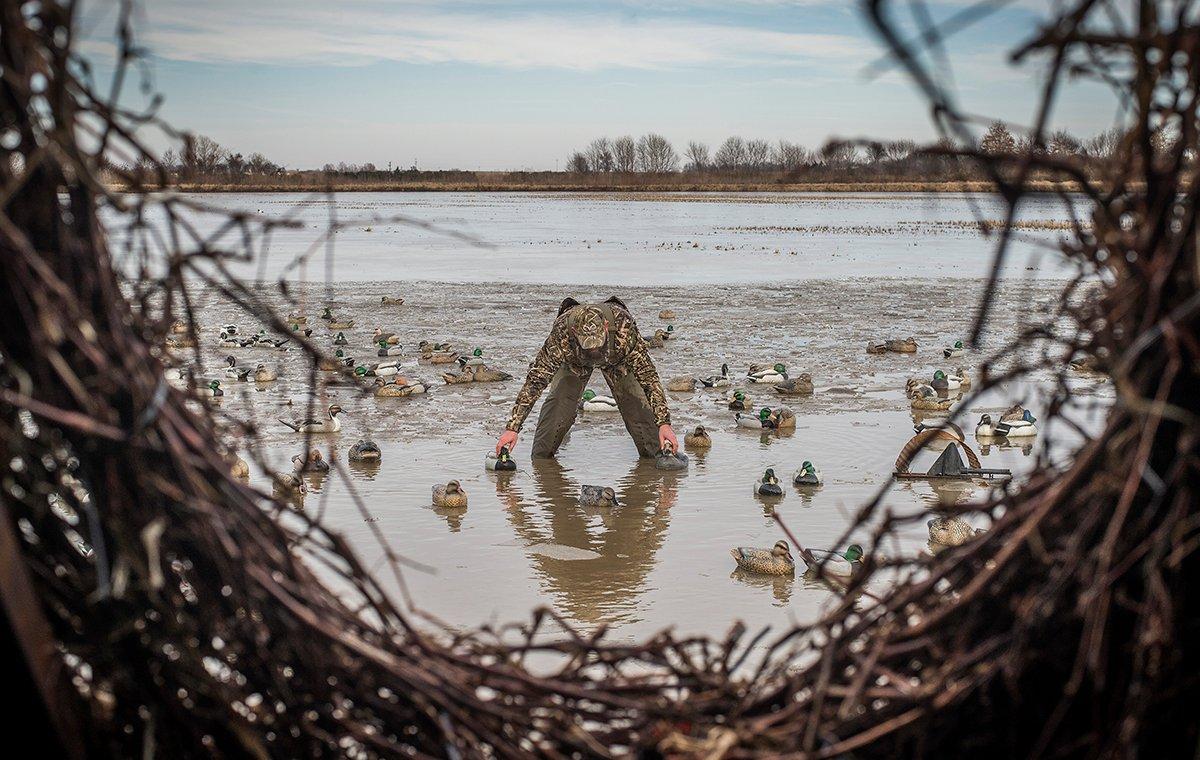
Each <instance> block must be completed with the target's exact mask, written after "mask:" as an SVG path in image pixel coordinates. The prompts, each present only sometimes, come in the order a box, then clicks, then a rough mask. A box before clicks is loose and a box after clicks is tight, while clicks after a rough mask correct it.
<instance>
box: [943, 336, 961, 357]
mask: <svg viewBox="0 0 1200 760" xmlns="http://www.w3.org/2000/svg"><path fill="white" fill-rule="evenodd" d="M964 353H966V349H965V348H963V342H962V341H961V340H956V341H954V345H953V346H950V347H949V348H943V349H942V356H944V357H946V358H947V359H957V358H958V357H960V356H962V355H963V354H964Z"/></svg>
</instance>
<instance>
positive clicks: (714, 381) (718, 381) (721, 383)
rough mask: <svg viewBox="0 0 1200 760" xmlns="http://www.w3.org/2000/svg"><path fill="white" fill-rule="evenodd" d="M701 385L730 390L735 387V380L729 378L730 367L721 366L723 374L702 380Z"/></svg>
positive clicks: (726, 365)
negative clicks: (732, 386) (730, 387)
mask: <svg viewBox="0 0 1200 760" xmlns="http://www.w3.org/2000/svg"><path fill="white" fill-rule="evenodd" d="M700 384H701V385H703V386H704V387H705V388H728V387H729V386H731V385H733V380H732V379H730V377H729V365H728V364H722V365H721V374H719V375H709V376H708V377H702V378H700Z"/></svg>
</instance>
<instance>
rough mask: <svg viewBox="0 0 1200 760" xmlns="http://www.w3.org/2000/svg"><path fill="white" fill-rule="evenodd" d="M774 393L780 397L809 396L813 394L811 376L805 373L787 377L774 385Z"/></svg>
mask: <svg viewBox="0 0 1200 760" xmlns="http://www.w3.org/2000/svg"><path fill="white" fill-rule="evenodd" d="M774 388H775V392H776V393H778V394H780V395H782V396H811V395H812V393H813V382H812V375H810V374H808V373H807V372H805V373H803V374H801V375H796V376H795V377H789V378H788V379H787V380H783V381H781V382H778V383H776V384H775V385H774Z"/></svg>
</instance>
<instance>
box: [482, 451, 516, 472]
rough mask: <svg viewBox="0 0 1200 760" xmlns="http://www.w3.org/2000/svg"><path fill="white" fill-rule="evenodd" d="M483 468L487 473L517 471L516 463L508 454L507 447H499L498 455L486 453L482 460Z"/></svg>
mask: <svg viewBox="0 0 1200 760" xmlns="http://www.w3.org/2000/svg"><path fill="white" fill-rule="evenodd" d="M483 468H484V469H485V470H487V471H489V472H513V471H514V470H516V469H517V462H516V460H515V459H513V458H512V455H511V454H509V453H508V447H507V446H501V447H500V453H499V454H497V453H496V452H494V451H489V452H488V453H487V456H485V457H484V458H483Z"/></svg>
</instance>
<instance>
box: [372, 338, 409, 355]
mask: <svg viewBox="0 0 1200 760" xmlns="http://www.w3.org/2000/svg"><path fill="white" fill-rule="evenodd" d="M376 345H377V346H378V347H379V351H377V352H376V355H377V357H398V355H400V354H402V353H403V349H401V347H400V345H398V343H389V342H388V341H385V340H380V341H376Z"/></svg>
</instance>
